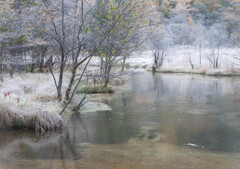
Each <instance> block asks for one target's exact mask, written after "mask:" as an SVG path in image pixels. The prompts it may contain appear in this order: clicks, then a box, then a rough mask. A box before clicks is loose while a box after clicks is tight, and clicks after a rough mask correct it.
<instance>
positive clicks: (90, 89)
mask: <svg viewBox="0 0 240 169" xmlns="http://www.w3.org/2000/svg"><path fill="white" fill-rule="evenodd" d="M77 93H78V94H80V93H87V94H98V93H100V94H111V93H114V89H113V88H112V87H103V86H98V85H97V86H87V87H79V88H78V90H77Z"/></svg>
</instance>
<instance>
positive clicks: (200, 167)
mask: <svg viewBox="0 0 240 169" xmlns="http://www.w3.org/2000/svg"><path fill="white" fill-rule="evenodd" d="M79 146H81V147H82V146H83V145H79ZM84 146H85V148H86V149H85V150H84V151H83V153H82V158H81V159H80V160H72V159H71V160H69V159H68V160H65V159H64V155H63V156H62V157H63V159H62V160H51V159H49V160H29V159H8V158H6V159H3V158H2V159H0V168H1V169H15V168H18V169H48V168H49V169H50V168H52V169H79V168H81V169H159V168H161V169H238V168H240V154H237V153H235V154H233V153H220V152H204V151H202V150H196V149H192V148H188V147H184V146H183V147H179V146H175V145H172V144H168V143H161V142H159V141H155V142H154V141H149V140H140V139H138V138H134V139H131V140H129V141H128V142H127V143H125V144H113V145H92V144H86V145H84Z"/></svg>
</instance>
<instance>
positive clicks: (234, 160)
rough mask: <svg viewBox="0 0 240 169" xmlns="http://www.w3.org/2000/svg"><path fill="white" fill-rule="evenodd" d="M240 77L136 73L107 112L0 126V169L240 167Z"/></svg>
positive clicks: (110, 103)
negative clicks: (57, 127) (50, 126)
mask: <svg viewBox="0 0 240 169" xmlns="http://www.w3.org/2000/svg"><path fill="white" fill-rule="evenodd" d="M239 82H240V78H239V77H207V76H200V75H184V74H155V75H153V74H151V73H147V72H143V73H136V74H134V75H132V76H131V77H130V78H129V87H130V90H129V91H127V92H123V93H122V94H120V95H116V96H114V99H113V100H110V101H106V102H107V103H108V104H109V105H110V106H111V107H112V111H107V112H92V113H89V114H87V115H86V116H84V117H79V116H75V117H73V118H72V120H71V122H70V124H69V126H68V127H67V128H66V129H64V131H61V132H60V131H59V132H51V133H45V134H39V133H35V132H29V131H6V130H1V131H0V168H1V169H2V168H3V169H5V168H26V169H28V168H35V169H38V168H44V169H46V168H59V169H61V168H62V169H65V168H98V169H99V168H104V169H105V168H124V169H125V168H240V153H239V152H240V87H239Z"/></svg>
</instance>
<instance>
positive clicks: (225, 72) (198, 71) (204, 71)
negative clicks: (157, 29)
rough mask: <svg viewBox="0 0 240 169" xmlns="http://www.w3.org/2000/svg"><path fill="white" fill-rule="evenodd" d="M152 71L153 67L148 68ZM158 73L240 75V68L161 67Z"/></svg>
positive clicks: (157, 70)
mask: <svg viewBox="0 0 240 169" xmlns="http://www.w3.org/2000/svg"><path fill="white" fill-rule="evenodd" d="M147 71H152V68H149V69H147ZM155 72H156V73H186V74H201V75H206V76H240V70H238V69H206V68H202V69H180V68H171V69H170V68H167V69H166V68H160V69H156V70H155Z"/></svg>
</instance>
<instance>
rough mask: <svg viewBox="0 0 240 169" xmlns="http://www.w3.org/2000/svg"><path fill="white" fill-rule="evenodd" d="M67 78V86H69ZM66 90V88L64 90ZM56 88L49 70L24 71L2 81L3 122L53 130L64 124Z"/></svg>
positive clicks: (0, 105) (9, 125) (0, 107)
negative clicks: (38, 71) (47, 71)
mask: <svg viewBox="0 0 240 169" xmlns="http://www.w3.org/2000/svg"><path fill="white" fill-rule="evenodd" d="M67 82H68V81H67V79H66V78H64V82H63V88H66V86H67ZM63 91H64V90H63ZM60 110H61V103H59V102H58V101H57V94H56V88H55V85H54V82H53V79H52V77H51V75H49V74H30V73H29V74H28V73H27V74H22V75H16V76H15V77H14V78H13V79H10V78H6V79H5V80H4V82H2V83H1V85H0V123H1V126H2V127H7V128H28V129H35V130H53V129H59V128H62V127H63V118H62V117H61V116H60V115H59V114H58V113H59V112H60Z"/></svg>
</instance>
